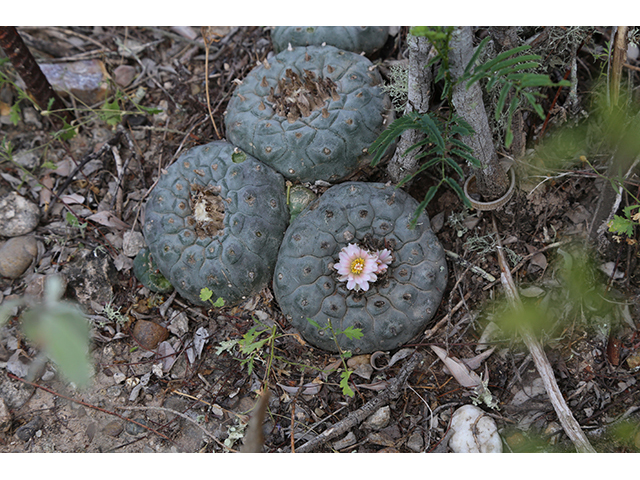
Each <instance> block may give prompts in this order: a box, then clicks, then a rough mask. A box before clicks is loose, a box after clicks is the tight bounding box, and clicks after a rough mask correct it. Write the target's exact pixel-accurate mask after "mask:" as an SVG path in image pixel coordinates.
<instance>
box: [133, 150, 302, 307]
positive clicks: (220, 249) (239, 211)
mask: <svg viewBox="0 0 640 480" xmlns="http://www.w3.org/2000/svg"><path fill="white" fill-rule="evenodd" d="M288 221H289V211H288V208H287V204H286V194H285V187H284V179H283V178H282V176H281V175H279V174H278V173H276V172H275V171H273V170H272V169H271V168H270V167H268V166H266V165H264V164H263V163H261V162H259V161H257V160H256V159H254V158H252V157H251V156H249V155H247V154H245V153H244V152H242V151H240V150H239V149H237V148H236V147H234V146H233V145H231V144H230V143H228V142H225V141H218V142H212V143H209V144H207V145H202V146H198V147H195V148H193V149H191V150H189V151H188V152H187V153H185V154H183V155H182V156H181V157H180V158H179V159H178V160H177V161H176V162H175V163H174V164H173V165H171V166H170V167H169V168H167V170H166V171H164V172H163V174H162V176H161V178H160V179H159V181H158V184H157V185H156V187H155V189H154V190H153V193H152V195H151V198H150V199H149V201H148V202H147V205H146V210H145V225H144V235H145V240H146V241H147V245H148V247H149V250H150V252H151V254H152V255H153V260H154V261H155V263H156V264H157V267H158V269H159V270H160V272H162V274H163V275H164V276H165V277H166V278H167V279H168V280H169V281H170V282H171V284H172V285H173V286H174V287H175V289H176V290H177V291H178V293H180V295H182V296H183V297H184V298H186V299H187V300H189V301H191V302H193V303H196V304H202V303H203V302H202V301H201V300H200V291H201V290H202V288H204V287H208V288H209V289H211V290H212V291H213V295H214V298H218V297H222V298H223V299H224V301H225V304H226V305H234V304H237V303H239V302H240V301H242V300H243V299H245V298H247V297H248V296H250V295H254V294H256V293H258V292H259V291H260V290H262V289H263V288H264V287H265V286H266V285H267V284H268V282H269V281H270V279H271V276H272V275H273V268H274V266H275V261H276V255H277V251H278V248H279V246H280V242H281V241H282V238H283V236H284V232H285V229H286V228H287V224H288Z"/></svg>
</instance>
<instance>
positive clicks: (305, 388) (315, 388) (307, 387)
mask: <svg viewBox="0 0 640 480" xmlns="http://www.w3.org/2000/svg"><path fill="white" fill-rule="evenodd" d="M277 385H278V386H279V387H280V388H282V389H283V390H284V391H285V392H287V393H290V394H292V395H296V394H297V393H298V391H299V390H300V389H302V391H301V392H300V393H301V394H302V395H317V394H318V393H319V392H320V390H321V389H322V383H315V382H311V383H305V384H304V385H302V386H299V387H290V386H287V385H282V384H281V383H278V384H277Z"/></svg>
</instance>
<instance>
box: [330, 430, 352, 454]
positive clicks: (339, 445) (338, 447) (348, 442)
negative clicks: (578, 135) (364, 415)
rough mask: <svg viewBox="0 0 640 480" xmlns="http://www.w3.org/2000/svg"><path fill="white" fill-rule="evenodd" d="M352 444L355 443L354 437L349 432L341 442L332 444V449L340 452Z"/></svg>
mask: <svg viewBox="0 0 640 480" xmlns="http://www.w3.org/2000/svg"><path fill="white" fill-rule="evenodd" d="M354 443H356V436H355V434H354V433H353V432H349V433H347V434H346V435H345V437H344V438H343V439H342V440H338V441H337V442H333V448H335V449H336V450H342V449H343V448H347V447H350V446H351V445H353V444H354Z"/></svg>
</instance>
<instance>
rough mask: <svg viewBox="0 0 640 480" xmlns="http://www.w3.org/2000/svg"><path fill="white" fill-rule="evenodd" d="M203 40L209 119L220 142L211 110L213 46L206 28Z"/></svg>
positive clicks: (203, 32)
mask: <svg viewBox="0 0 640 480" xmlns="http://www.w3.org/2000/svg"><path fill="white" fill-rule="evenodd" d="M201 30H202V32H201V33H202V39H203V40H204V90H205V93H206V95H207V108H208V109H209V118H211V123H212V124H213V129H214V130H215V131H216V136H217V137H218V140H219V139H220V138H221V137H220V132H218V127H217V126H216V122H215V121H214V120H213V111H212V110H211V98H210V96H209V45H211V38H210V37H209V34H208V31H207V28H206V27H202V29H201Z"/></svg>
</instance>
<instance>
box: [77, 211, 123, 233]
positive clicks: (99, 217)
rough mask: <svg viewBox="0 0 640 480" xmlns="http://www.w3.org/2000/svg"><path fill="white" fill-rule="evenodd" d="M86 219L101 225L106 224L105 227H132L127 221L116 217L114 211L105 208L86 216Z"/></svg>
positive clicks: (120, 228) (121, 228)
mask: <svg viewBox="0 0 640 480" xmlns="http://www.w3.org/2000/svg"><path fill="white" fill-rule="evenodd" d="M86 220H91V221H92V222H96V223H99V224H100V225H104V226H105V227H113V228H116V229H118V230H126V229H128V228H131V227H130V226H129V225H127V224H126V223H125V222H123V221H122V220H120V219H119V218H118V217H116V216H115V215H114V214H113V213H111V212H109V211H107V210H103V211H102V212H98V213H94V214H93V215H90V216H88V217H87V218H86Z"/></svg>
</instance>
